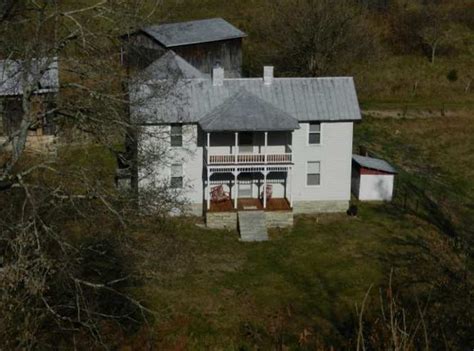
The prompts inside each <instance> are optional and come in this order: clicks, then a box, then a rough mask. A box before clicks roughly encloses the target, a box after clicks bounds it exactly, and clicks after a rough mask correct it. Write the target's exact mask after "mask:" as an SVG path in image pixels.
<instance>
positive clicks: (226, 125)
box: [199, 88, 299, 132]
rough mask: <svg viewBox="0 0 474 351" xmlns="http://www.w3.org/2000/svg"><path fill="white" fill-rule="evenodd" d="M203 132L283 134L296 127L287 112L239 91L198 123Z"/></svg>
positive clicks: (295, 122)
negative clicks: (274, 132)
mask: <svg viewBox="0 0 474 351" xmlns="http://www.w3.org/2000/svg"><path fill="white" fill-rule="evenodd" d="M199 125H200V126H201V128H202V129H203V130H204V131H209V132H210V131H235V130H237V131H284V130H295V129H298V128H299V125H298V121H297V120H296V119H294V118H293V117H292V116H290V115H289V114H288V113H286V112H284V111H282V110H280V109H278V108H276V107H274V106H273V105H271V104H269V103H268V102H266V101H263V100H262V99H260V98H258V97H257V96H255V95H253V94H251V93H249V92H248V91H247V90H245V89H244V88H242V89H241V90H240V91H239V92H238V93H236V94H235V95H233V96H231V97H230V98H228V99H227V100H225V101H224V102H223V103H222V104H221V105H219V106H218V107H216V108H215V109H213V110H212V111H211V112H209V113H208V114H207V115H206V116H204V117H203V118H202V119H201V120H200V121H199Z"/></svg>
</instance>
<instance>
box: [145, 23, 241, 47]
mask: <svg viewBox="0 0 474 351" xmlns="http://www.w3.org/2000/svg"><path fill="white" fill-rule="evenodd" d="M142 31H144V32H145V33H147V34H148V35H150V36H151V37H153V38H154V39H155V40H157V41H158V42H160V43H161V44H162V45H164V46H165V47H167V48H172V47H175V46H182V45H191V44H199V43H207V42H214V41H220V40H228V39H236V38H243V37H245V36H246V34H245V33H244V32H242V31H241V30H239V29H237V28H236V27H234V26H233V25H232V24H230V23H229V22H227V21H226V20H224V19H222V18H211V19H205V20H198V21H190V22H179V23H169V24H161V25H155V26H150V27H146V28H143V29H142Z"/></svg>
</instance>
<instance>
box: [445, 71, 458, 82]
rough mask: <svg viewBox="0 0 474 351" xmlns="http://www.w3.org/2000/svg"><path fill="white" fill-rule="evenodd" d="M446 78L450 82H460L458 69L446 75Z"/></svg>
mask: <svg viewBox="0 0 474 351" xmlns="http://www.w3.org/2000/svg"><path fill="white" fill-rule="evenodd" d="M446 78H448V80H449V81H450V82H455V81H457V80H458V71H457V70H456V69H452V70H450V71H449V72H448V74H447V75H446Z"/></svg>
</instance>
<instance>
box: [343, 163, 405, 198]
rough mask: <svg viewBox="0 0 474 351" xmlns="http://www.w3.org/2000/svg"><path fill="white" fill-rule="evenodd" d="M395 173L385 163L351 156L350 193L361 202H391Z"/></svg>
mask: <svg viewBox="0 0 474 351" xmlns="http://www.w3.org/2000/svg"><path fill="white" fill-rule="evenodd" d="M396 173H397V171H396V170H395V169H394V168H393V167H392V166H391V165H390V164H389V163H388V162H387V161H384V160H381V159H378V158H372V157H367V156H360V155H352V182H351V188H352V193H353V194H354V195H355V196H356V197H357V198H358V199H359V200H362V201H391V200H392V195H393V184H394V180H395V174H396Z"/></svg>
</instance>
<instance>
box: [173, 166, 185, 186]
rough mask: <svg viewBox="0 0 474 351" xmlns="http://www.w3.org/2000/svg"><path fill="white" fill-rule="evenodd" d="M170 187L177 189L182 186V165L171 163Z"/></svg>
mask: <svg viewBox="0 0 474 351" xmlns="http://www.w3.org/2000/svg"><path fill="white" fill-rule="evenodd" d="M170 186H171V188H173V189H178V188H182V187H183V165H182V164H173V165H171V184H170Z"/></svg>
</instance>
